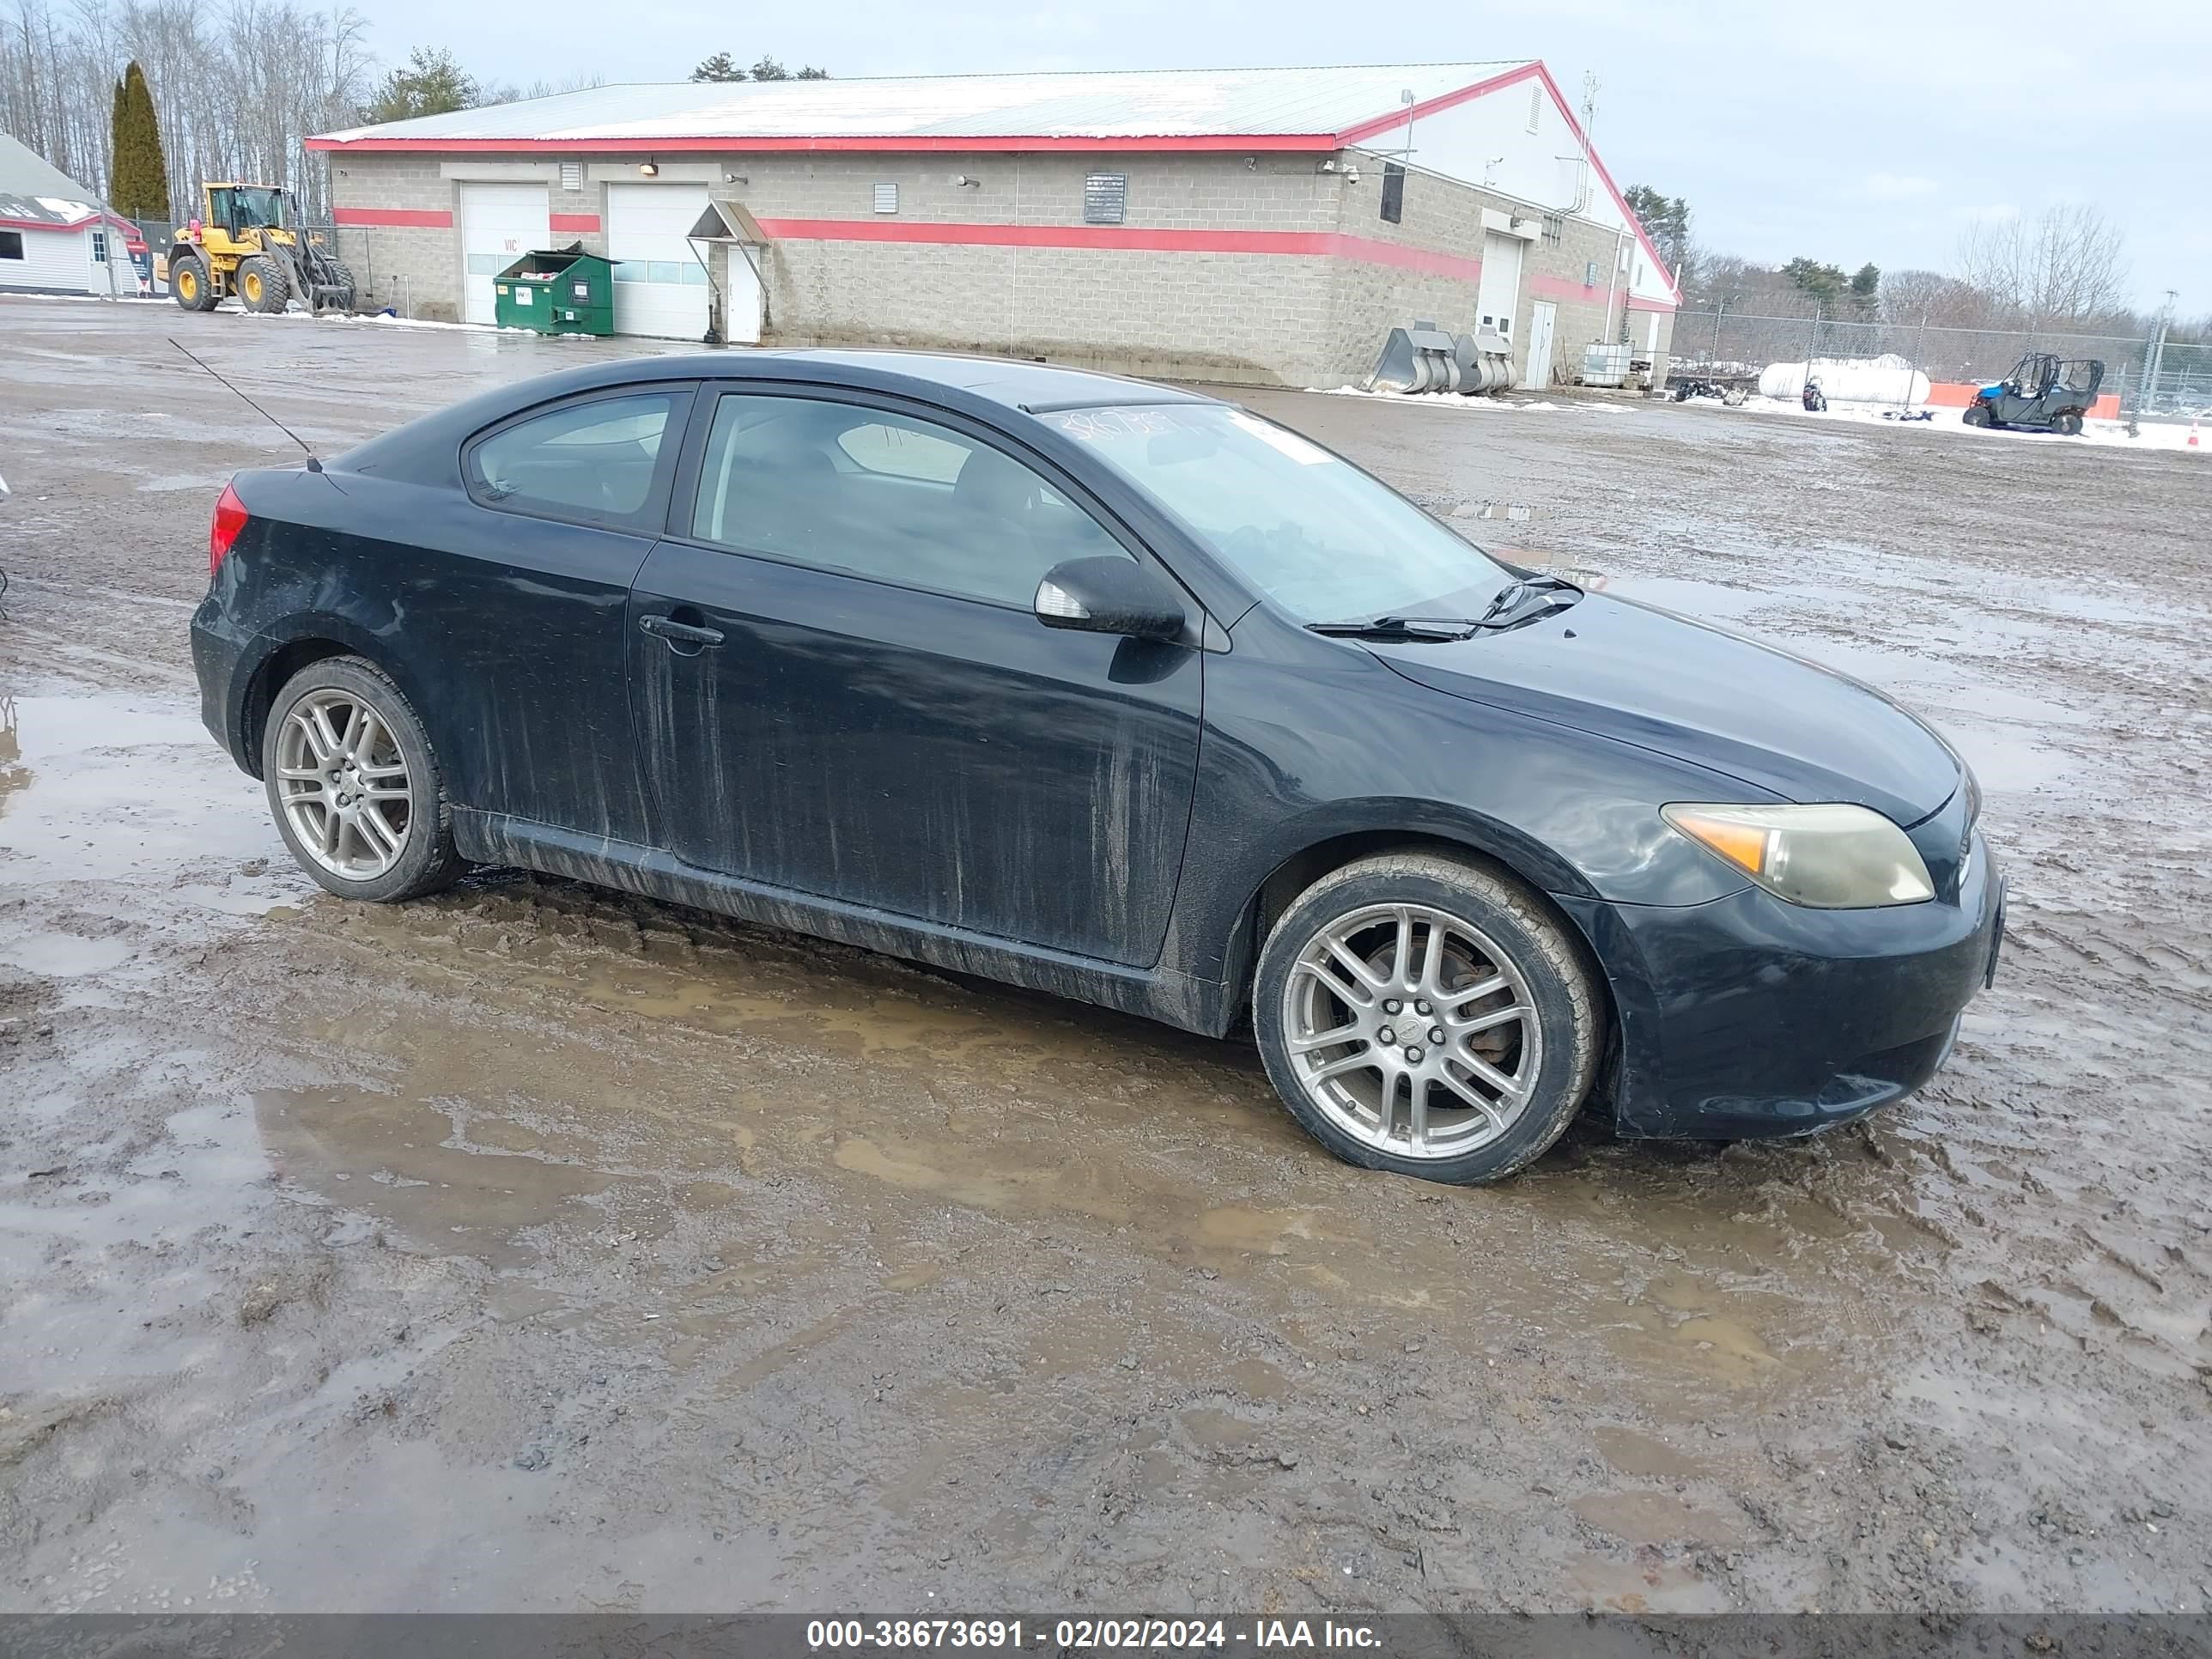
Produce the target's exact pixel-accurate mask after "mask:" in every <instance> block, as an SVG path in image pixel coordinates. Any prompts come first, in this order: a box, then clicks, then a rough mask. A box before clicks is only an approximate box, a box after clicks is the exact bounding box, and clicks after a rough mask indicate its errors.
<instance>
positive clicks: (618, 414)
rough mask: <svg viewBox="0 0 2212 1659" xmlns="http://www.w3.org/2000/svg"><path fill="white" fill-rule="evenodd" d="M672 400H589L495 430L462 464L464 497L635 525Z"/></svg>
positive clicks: (658, 395)
mask: <svg viewBox="0 0 2212 1659" xmlns="http://www.w3.org/2000/svg"><path fill="white" fill-rule="evenodd" d="M676 398H677V394H675V393H672V392H651V393H647V394H642V395H639V396H635V397H627V398H592V399H591V400H589V401H587V402H585V403H580V404H564V405H562V407H561V408H559V409H556V410H550V411H549V412H548V413H546V414H544V415H539V416H535V417H534V418H532V419H530V420H526V421H522V422H518V423H517V424H515V425H513V426H510V427H507V428H503V429H501V430H500V431H497V432H495V433H493V434H492V435H490V436H489V437H488V438H483V439H480V440H478V441H477V443H476V445H475V446H474V447H472V448H471V449H470V450H469V452H468V453H467V455H466V457H465V459H464V462H463V469H464V471H465V473H466V475H467V477H468V483H469V493H470V494H471V495H474V496H475V497H476V498H477V500H478V501H482V502H483V503H484V504H485V505H486V506H488V507H506V508H508V509H511V510H513V511H516V512H522V513H542V514H544V515H546V516H549V517H551V518H556V519H583V520H590V521H593V522H597V523H603V524H611V525H617V526H636V521H637V520H639V519H640V518H641V515H642V514H643V513H644V511H645V507H646V503H647V501H650V500H651V499H652V495H653V474H654V471H655V469H656V468H657V467H658V466H659V461H660V453H661V440H662V439H663V438H664V437H665V436H666V435H667V431H668V422H669V418H670V416H671V414H672V413H673V412H674V410H675V408H676ZM636 527H643V526H636Z"/></svg>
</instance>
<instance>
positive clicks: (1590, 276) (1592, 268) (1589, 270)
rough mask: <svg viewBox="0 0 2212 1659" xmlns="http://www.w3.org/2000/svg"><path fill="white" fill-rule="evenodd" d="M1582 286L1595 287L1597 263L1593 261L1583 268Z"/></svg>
mask: <svg viewBox="0 0 2212 1659" xmlns="http://www.w3.org/2000/svg"><path fill="white" fill-rule="evenodd" d="M1596 286H1597V261H1596V260H1595V259H1592V260H1590V261H1589V263H1588V264H1585V265H1583V287H1584V288H1595V287H1596Z"/></svg>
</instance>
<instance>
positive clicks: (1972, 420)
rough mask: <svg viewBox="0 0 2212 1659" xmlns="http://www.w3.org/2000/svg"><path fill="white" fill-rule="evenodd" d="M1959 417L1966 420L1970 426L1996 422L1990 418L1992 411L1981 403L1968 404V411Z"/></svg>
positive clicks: (1988, 424) (1987, 424)
mask: <svg viewBox="0 0 2212 1659" xmlns="http://www.w3.org/2000/svg"><path fill="white" fill-rule="evenodd" d="M1959 418H1960V420H1961V421H1963V422H1966V424H1967V425H1968V426H1990V425H1993V424H1994V422H1991V421H1990V411H1989V410H1987V409H1986V408H1984V406H1983V405H1981V404H1967V405H1966V413H1965V414H1964V415H1961V416H1960V417H1959Z"/></svg>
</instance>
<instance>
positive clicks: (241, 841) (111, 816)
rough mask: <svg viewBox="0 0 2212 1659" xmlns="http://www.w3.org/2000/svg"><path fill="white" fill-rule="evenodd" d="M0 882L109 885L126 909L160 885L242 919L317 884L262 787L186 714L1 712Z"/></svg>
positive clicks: (85, 706)
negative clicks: (272, 814)
mask: <svg viewBox="0 0 2212 1659" xmlns="http://www.w3.org/2000/svg"><path fill="white" fill-rule="evenodd" d="M0 731H3V732H4V734H5V735H4V736H0V871H3V872H5V874H6V877H7V878H8V880H9V882H11V883H14V884H51V885H64V884H78V883H82V884H112V886H113V887H114V888H115V889H117V890H118V892H117V896H118V897H120V898H123V899H124V902H125V903H128V902H129V900H128V897H127V896H128V895H129V894H131V893H133V892H143V891H145V890H148V889H150V888H153V887H155V886H156V885H158V886H159V887H160V888H161V890H162V891H163V892H164V893H165V894H167V893H169V892H172V891H173V892H174V893H176V895H177V896H179V898H180V899H182V900H183V901H184V902H185V903H186V904H188V905H197V906H198V907H200V908H204V909H207V910H211V911H219V912H222V913H224V914H227V915H238V916H243V915H259V914H261V913H262V912H264V911H265V910H266V909H267V908H269V906H270V904H271V903H273V902H276V900H277V899H278V898H279V897H280V896H284V895H287V894H294V893H297V892H299V891H301V890H302V889H303V888H305V887H306V886H307V885H308V883H307V878H306V877H305V876H304V875H301V874H300V873H299V872H298V870H297V868H296V866H294V865H293V863H292V861H291V859H290V858H289V855H288V854H285V852H284V850H283V843H282V842H280V841H279V839H278V837H277V835H276V829H275V827H274V826H273V825H272V824H271V823H270V821H269V812H268V807H267V805H266V804H265V800H264V796H263V794H262V791H261V786H260V785H259V784H258V783H256V782H255V781H253V780H252V779H251V778H249V777H247V776H246V775H244V774H243V773H241V772H240V771H239V770H238V769H236V768H235V767H234V766H233V765H232V764H231V763H230V759H229V757H228V756H227V755H225V754H224V753H223V752H222V750H221V749H219V748H218V747H217V746H216V744H215V740H214V739H213V738H210V737H209V736H208V734H207V732H206V729H205V728H204V727H203V726H201V725H200V723H199V722H198V721H197V720H194V719H193V718H191V715H190V714H187V713H185V712H184V711H183V710H182V709H181V708H179V700H174V699H169V700H157V699H154V698H149V697H140V696H133V695H131V694H128V693H121V692H93V693H84V694H79V695H70V696H14V697H9V698H0ZM11 750H12V753H11V752H10V751H11ZM109 902H112V900H111V901H109Z"/></svg>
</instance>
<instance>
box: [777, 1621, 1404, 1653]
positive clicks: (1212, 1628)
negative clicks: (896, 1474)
mask: <svg viewBox="0 0 2212 1659" xmlns="http://www.w3.org/2000/svg"><path fill="white" fill-rule="evenodd" d="M1047 1629H1048V1626H1047V1623H1046V1621H1045V1620H1041V1619H1037V1620H1020V1619H954V1618H942V1619H875V1620H865V1619H819V1620H812V1621H811V1622H810V1623H809V1624H808V1626H807V1627H806V1645H807V1647H808V1648H809V1649H810V1650H813V1651H816V1652H834V1651H837V1650H858V1649H866V1648H893V1649H897V1648H908V1649H911V1648H951V1649H955V1650H966V1651H969V1652H977V1651H982V1652H994V1651H997V1652H1009V1653H1012V1652H1019V1651H1021V1650H1024V1648H1026V1647H1028V1646H1030V1645H1031V1644H1036V1645H1039V1646H1042V1644H1043V1642H1044V1640H1045V1633H1046V1631H1047ZM1049 1629H1050V1630H1051V1632H1052V1641H1053V1645H1054V1647H1056V1648H1060V1649H1061V1650H1067V1649H1080V1648H1109V1649H1161V1650H1169V1651H1206V1650H1211V1651H1213V1652H1222V1651H1225V1650H1228V1649H1229V1648H1231V1647H1232V1646H1242V1647H1249V1648H1252V1649H1255V1650H1300V1649H1310V1650H1313V1649H1337V1650H1366V1649H1373V1648H1376V1647H1377V1646H1379V1645H1380V1644H1381V1638H1380V1636H1379V1635H1378V1633H1377V1632H1376V1630H1375V1629H1374V1627H1373V1626H1370V1625H1363V1624H1356V1623H1343V1624H1340V1623H1338V1622H1337V1621H1336V1620H1333V1619H1325V1620H1321V1621H1319V1622H1318V1623H1317V1624H1316V1622H1315V1621H1313V1620H1305V1619H1254V1620H1249V1621H1245V1620H1225V1619H1149V1618H1131V1619H1112V1618H1106V1619H1101V1618H1083V1619H1060V1620H1054V1621H1052V1623H1051V1625H1050V1626H1049Z"/></svg>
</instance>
